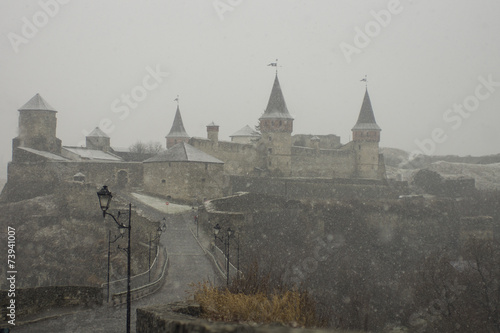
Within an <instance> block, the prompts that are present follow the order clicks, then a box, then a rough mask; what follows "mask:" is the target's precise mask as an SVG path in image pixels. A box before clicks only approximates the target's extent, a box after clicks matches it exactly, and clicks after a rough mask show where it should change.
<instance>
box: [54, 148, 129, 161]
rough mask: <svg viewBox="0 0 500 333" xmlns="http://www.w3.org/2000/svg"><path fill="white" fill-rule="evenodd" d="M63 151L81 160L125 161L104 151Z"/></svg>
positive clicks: (74, 149) (84, 149) (85, 149)
mask: <svg viewBox="0 0 500 333" xmlns="http://www.w3.org/2000/svg"><path fill="white" fill-rule="evenodd" d="M63 149H66V150H67V151H69V152H72V153H73V154H76V155H78V156H80V158H82V159H87V160H103V161H116V162H121V161H123V160H122V159H121V158H120V157H118V156H116V155H113V154H110V153H106V152H104V151H102V150H95V149H88V148H84V147H63Z"/></svg>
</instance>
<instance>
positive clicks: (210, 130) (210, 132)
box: [207, 121, 219, 144]
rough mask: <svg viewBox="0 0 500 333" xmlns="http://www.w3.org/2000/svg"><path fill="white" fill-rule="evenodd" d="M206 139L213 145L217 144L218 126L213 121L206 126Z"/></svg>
mask: <svg viewBox="0 0 500 333" xmlns="http://www.w3.org/2000/svg"><path fill="white" fill-rule="evenodd" d="M207 138H208V140H210V141H212V142H213V143H215V144H217V143H218V142H219V125H216V124H215V123H214V122H213V121H212V122H211V123H210V124H208V125H207Z"/></svg>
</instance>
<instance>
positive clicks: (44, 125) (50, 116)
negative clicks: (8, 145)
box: [12, 94, 61, 154]
mask: <svg viewBox="0 0 500 333" xmlns="http://www.w3.org/2000/svg"><path fill="white" fill-rule="evenodd" d="M56 113H57V111H56V110H55V109H54V108H53V107H52V106H50V105H49V103H47V102H46V101H45V100H44V99H43V98H42V96H40V94H36V95H35V96H33V98H31V99H30V100H29V101H28V102H27V103H26V104H24V105H23V106H22V107H21V108H20V109H19V134H18V136H17V137H16V138H14V139H13V140H12V151H13V152H14V150H15V149H16V148H17V147H26V148H32V149H36V150H41V151H47V152H50V153H55V154H61V140H59V139H58V138H57V137H56V127H57V118H56Z"/></svg>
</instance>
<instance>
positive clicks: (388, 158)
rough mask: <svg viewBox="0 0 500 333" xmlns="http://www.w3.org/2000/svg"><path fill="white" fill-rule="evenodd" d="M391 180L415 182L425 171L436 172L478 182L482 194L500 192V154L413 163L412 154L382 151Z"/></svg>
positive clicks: (419, 159) (422, 158) (419, 158)
mask: <svg viewBox="0 0 500 333" xmlns="http://www.w3.org/2000/svg"><path fill="white" fill-rule="evenodd" d="M381 151H382V153H383V154H384V158H385V162H386V165H387V177H388V178H389V179H396V180H406V181H410V182H411V181H412V179H413V176H414V174H415V173H416V172H417V171H418V170H421V169H429V170H432V171H436V172H438V173H439V174H441V175H442V176H444V177H447V178H457V177H467V178H474V179H475V180H476V188H477V189H480V190H500V154H498V155H488V156H477V157H475V156H464V157H462V156H455V155H448V156H423V155H419V156H417V157H416V158H415V159H414V160H412V161H410V160H409V153H407V152H405V151H403V150H400V149H395V148H381Z"/></svg>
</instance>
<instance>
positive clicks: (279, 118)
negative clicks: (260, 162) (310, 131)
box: [259, 73, 293, 176]
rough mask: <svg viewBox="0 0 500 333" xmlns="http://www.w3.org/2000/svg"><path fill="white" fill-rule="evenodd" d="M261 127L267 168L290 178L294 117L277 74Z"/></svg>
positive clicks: (261, 119) (260, 123)
mask: <svg viewBox="0 0 500 333" xmlns="http://www.w3.org/2000/svg"><path fill="white" fill-rule="evenodd" d="M259 126H260V131H261V133H262V137H261V144H263V145H264V147H265V154H266V158H265V163H266V166H265V167H266V168H267V169H268V170H271V171H280V172H281V173H282V174H283V175H284V176H288V175H289V174H290V173H291V151H292V132H293V117H292V116H291V115H290V113H289V112H288V108H287V106H286V103H285V98H284V97H283V92H282V91H281V86H280V82H279V80H278V74H277V73H276V77H275V79H274V84H273V88H272V90H271V95H270V97H269V102H268V103H267V108H266V110H265V111H264V114H263V115H262V116H261V117H260V118H259Z"/></svg>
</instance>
